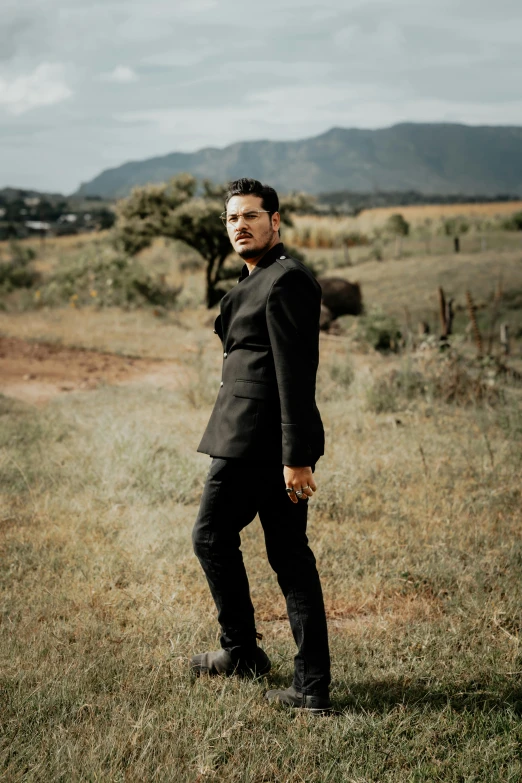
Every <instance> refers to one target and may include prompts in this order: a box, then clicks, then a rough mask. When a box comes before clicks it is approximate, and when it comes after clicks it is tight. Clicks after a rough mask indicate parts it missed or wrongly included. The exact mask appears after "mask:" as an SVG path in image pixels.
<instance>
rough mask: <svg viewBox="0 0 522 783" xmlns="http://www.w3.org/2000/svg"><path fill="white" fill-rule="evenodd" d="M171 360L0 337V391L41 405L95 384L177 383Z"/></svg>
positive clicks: (176, 368) (177, 373) (170, 385)
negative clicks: (136, 356)
mask: <svg viewBox="0 0 522 783" xmlns="http://www.w3.org/2000/svg"><path fill="white" fill-rule="evenodd" d="M179 378H180V366H179V365H178V364H177V363H176V362H172V361H159V360H152V359H138V358H132V357H126V356H117V355H115V354H110V353H100V352H98V351H88V350H83V349H81V348H80V349H77V348H65V347H63V346H60V345H56V344H53V343H44V342H29V341H26V340H20V339H19V338H17V337H1V336H0V393H2V394H5V395H7V396H10V397H17V398H18V399H21V400H24V401H25V402H30V403H33V404H36V405H42V404H44V403H45V402H47V401H48V400H50V399H51V398H53V397H56V396H57V395H59V394H66V393H69V392H72V391H79V390H89V389H96V388H97V387H98V386H99V385H100V384H111V385H121V384H131V383H147V384H150V385H155V386H163V387H166V388H175V387H177V386H178V384H179Z"/></svg>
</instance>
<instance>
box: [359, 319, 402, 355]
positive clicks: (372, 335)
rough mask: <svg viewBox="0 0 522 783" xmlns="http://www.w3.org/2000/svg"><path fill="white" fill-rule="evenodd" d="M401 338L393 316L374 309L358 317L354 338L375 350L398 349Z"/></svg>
mask: <svg viewBox="0 0 522 783" xmlns="http://www.w3.org/2000/svg"><path fill="white" fill-rule="evenodd" d="M401 338H402V334H401V331H400V329H399V326H398V324H397V321H396V320H395V318H393V317H391V316H389V315H386V314H385V313H383V312H382V311H380V310H374V311H372V312H370V313H369V314H368V315H364V316H362V317H361V318H360V319H359V322H358V328H357V333H356V339H357V340H358V341H359V342H364V343H367V344H369V345H370V346H371V347H372V348H374V349H375V350H376V351H398V350H399V348H400V341H401Z"/></svg>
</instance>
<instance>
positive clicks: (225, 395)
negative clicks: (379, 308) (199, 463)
mask: <svg viewBox="0 0 522 783" xmlns="http://www.w3.org/2000/svg"><path fill="white" fill-rule="evenodd" d="M320 308H321V289H320V287H319V284H318V283H317V281H316V280H315V278H314V276H313V275H312V273H311V272H310V271H309V270H308V269H307V268H306V267H305V266H304V265H303V264H302V263H301V262H300V261H297V260H296V259H294V258H291V257H290V256H288V255H287V253H286V251H285V248H284V246H283V245H282V244H278V245H276V246H275V247H273V248H272V249H271V250H269V251H268V253H267V254H266V255H265V256H264V257H263V258H262V259H261V260H260V261H259V262H258V264H257V266H256V267H255V269H254V270H253V271H252V273H251V274H248V268H247V266H246V265H245V266H244V268H243V271H242V274H241V277H240V279H239V283H238V285H236V286H235V287H234V288H233V289H232V290H231V291H229V293H228V294H226V296H224V297H223V299H222V300H221V305H220V310H221V313H220V315H219V316H218V317H217V319H216V323H215V331H216V332H217V334H218V335H219V336H220V338H221V340H222V342H223V351H224V353H223V369H222V380H221V386H220V388H219V392H218V396H217V400H216V403H215V405H214V410H213V411H212V415H211V417H210V421H209V423H208V425H207V428H206V430H205V433H204V435H203V438H202V440H201V443H200V444H199V447H198V451H202V452H204V453H205V454H210V455H212V456H214V457H225V458H248V459H271V460H279V461H281V463H282V464H284V465H293V466H296V467H298V466H300V467H303V466H307V465H313V464H315V462H316V461H317V460H318V458H319V457H320V455H321V454H323V453H324V430H323V425H322V422H321V417H320V415H319V411H318V409H317V405H316V404H315V379H316V373H317V366H318V363H319V313H320Z"/></svg>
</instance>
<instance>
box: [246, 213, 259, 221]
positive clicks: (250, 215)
mask: <svg viewBox="0 0 522 783" xmlns="http://www.w3.org/2000/svg"><path fill="white" fill-rule="evenodd" d="M256 219H257V212H246V213H245V220H248V221H249V222H250V221H252V220H256Z"/></svg>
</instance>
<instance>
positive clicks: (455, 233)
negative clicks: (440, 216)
mask: <svg viewBox="0 0 522 783" xmlns="http://www.w3.org/2000/svg"><path fill="white" fill-rule="evenodd" d="M443 228H444V233H445V234H446V236H447V237H453V247H454V249H455V253H459V252H460V237H461V236H462V234H465V233H466V232H468V231H469V223H468V221H467V220H466V218H463V217H461V216H460V215H457V217H453V218H447V219H446V220H445V221H444V223H443Z"/></svg>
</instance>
